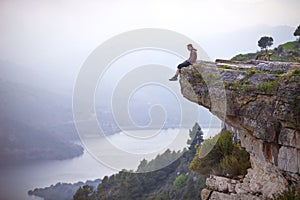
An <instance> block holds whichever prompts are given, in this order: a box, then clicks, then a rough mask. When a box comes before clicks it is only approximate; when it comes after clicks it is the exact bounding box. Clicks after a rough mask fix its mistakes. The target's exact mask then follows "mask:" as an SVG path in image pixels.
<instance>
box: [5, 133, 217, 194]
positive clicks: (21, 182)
mask: <svg viewBox="0 0 300 200" xmlns="http://www.w3.org/2000/svg"><path fill="white" fill-rule="evenodd" d="M218 131H219V129H210V130H209V133H208V129H203V132H204V136H205V137H206V138H207V137H209V135H210V136H211V135H214V134H216V133H217V132H218ZM177 132H178V130H177V129H168V130H165V132H164V134H160V135H161V136H159V137H158V140H157V141H160V142H159V143H160V144H164V143H168V142H169V141H170V135H172V134H176V133H177ZM184 132H185V133H186V134H183V135H182V136H181V137H182V143H181V144H176V146H173V147H172V148H173V150H176V151H177V150H181V149H183V148H184V147H186V140H187V139H188V130H185V131H184ZM109 137H110V138H109V139H110V141H112V142H113V143H114V142H115V143H116V144H118V145H121V143H120V141H122V144H123V145H124V146H123V147H121V148H122V149H123V148H126V151H137V149H136V148H137V145H136V143H133V142H134V141H132V140H127V139H126V137H125V136H124V134H122V133H119V134H115V135H112V136H109ZM157 141H153V142H152V144H148V145H143V146H142V147H139V148H143V149H142V151H143V152H145V151H152V149H153V148H155V149H157V147H158V143H157ZM100 146H101V145H99V148H101V147H100ZM101 150H102V151H103V149H101ZM105 154H107V155H108V156H110V154H111V152H105ZM147 159H149V158H147ZM138 164H139V160H136V161H135V162H131V163H128V166H127V169H134V168H136V167H137V165H138ZM114 173H117V171H116V170H114V169H111V168H109V167H107V166H105V165H103V164H101V163H99V162H98V161H96V160H95V159H94V158H93V157H92V156H91V155H90V154H89V153H88V152H86V151H85V152H84V154H83V155H82V156H80V157H76V158H73V159H68V160H63V161H56V160H55V161H39V162H31V163H27V164H22V165H18V166H9V167H5V168H1V169H0V200H32V199H39V198H37V197H33V196H28V195H27V191H28V190H31V189H34V188H41V187H47V186H50V185H51V184H56V183H57V182H66V183H75V182H78V181H86V180H94V179H97V178H103V177H104V176H106V175H112V174H114Z"/></svg>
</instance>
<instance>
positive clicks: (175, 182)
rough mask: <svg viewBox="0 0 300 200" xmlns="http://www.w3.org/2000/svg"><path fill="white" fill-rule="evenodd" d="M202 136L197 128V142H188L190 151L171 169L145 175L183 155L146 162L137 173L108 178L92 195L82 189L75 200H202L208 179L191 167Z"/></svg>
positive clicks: (193, 133)
mask: <svg viewBox="0 0 300 200" xmlns="http://www.w3.org/2000/svg"><path fill="white" fill-rule="evenodd" d="M202 135H203V132H202V131H201V128H200V127H199V125H198V124H196V125H195V126H194V127H193V129H192V130H191V131H190V136H191V138H193V139H191V140H190V141H188V144H189V145H190V147H189V149H188V150H186V151H185V152H184V153H183V154H182V156H181V157H180V158H179V159H177V160H176V161H174V162H173V163H171V164H170V165H168V166H167V167H164V168H162V169H159V170H157V171H152V172H147V173H142V172H146V171H151V168H153V167H154V168H155V166H156V165H157V164H159V163H162V162H168V160H170V158H171V157H173V156H177V155H181V153H179V152H171V151H170V150H167V151H166V152H165V153H163V154H162V155H158V156H157V157H156V158H155V159H154V160H151V161H146V160H143V161H141V163H140V165H139V167H138V169H137V171H136V173H133V171H126V170H123V171H120V172H119V173H118V174H115V175H112V176H110V177H107V176H106V177H104V179H103V180H102V183H101V184H100V185H99V186H98V189H97V191H96V192H88V191H89V190H88V189H84V188H81V189H80V190H78V191H77V193H76V194H75V196H74V199H75V200H84V199H85V200H87V199H101V200H106V199H107V200H111V199H122V200H126V199H128V200H133V199H134V200H138V199H139V200H151V199H153V200H154V199H169V200H176V199H178V200H180V199H186V200H194V199H196V198H200V191H201V189H202V188H204V187H205V176H201V175H199V174H197V173H194V172H192V171H190V169H189V165H190V163H191V161H192V160H193V158H194V156H195V153H196V149H195V147H196V146H195V145H196V144H200V143H201V142H202V140H203V139H202ZM90 191H91V190H90ZM90 196H92V198H91V197H90Z"/></svg>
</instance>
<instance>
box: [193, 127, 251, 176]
mask: <svg viewBox="0 0 300 200" xmlns="http://www.w3.org/2000/svg"><path fill="white" fill-rule="evenodd" d="M249 158H250V156H249V153H248V152H247V151H245V150H244V149H243V148H241V147H240V145H239V144H237V143H235V142H233V135H232V133H231V132H229V131H222V132H221V133H220V134H219V135H218V136H215V137H213V138H211V139H207V140H205V141H204V142H203V144H202V145H201V146H200V147H199V148H198V149H197V152H196V155H195V157H194V159H193V161H192V163H191V165H190V169H191V170H193V171H195V172H197V173H200V174H214V175H221V176H226V177H230V178H234V177H237V176H239V175H243V176H244V175H245V174H246V173H247V169H248V168H249V167H250V162H249Z"/></svg>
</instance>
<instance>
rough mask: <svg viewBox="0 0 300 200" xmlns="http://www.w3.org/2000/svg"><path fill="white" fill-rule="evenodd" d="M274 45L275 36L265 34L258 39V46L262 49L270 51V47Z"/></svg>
mask: <svg viewBox="0 0 300 200" xmlns="http://www.w3.org/2000/svg"><path fill="white" fill-rule="evenodd" d="M272 45H273V38H272V37H268V36H263V37H261V38H260V39H259V41H258V46H259V47H260V48H261V50H263V49H265V50H266V51H268V47H270V46H272Z"/></svg>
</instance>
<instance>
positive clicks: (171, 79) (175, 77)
mask: <svg viewBox="0 0 300 200" xmlns="http://www.w3.org/2000/svg"><path fill="white" fill-rule="evenodd" d="M169 81H177V76H176V75H175V76H173V77H172V78H170V79H169Z"/></svg>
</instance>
